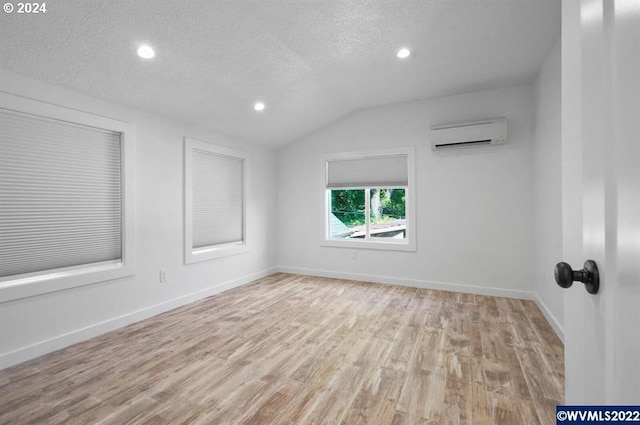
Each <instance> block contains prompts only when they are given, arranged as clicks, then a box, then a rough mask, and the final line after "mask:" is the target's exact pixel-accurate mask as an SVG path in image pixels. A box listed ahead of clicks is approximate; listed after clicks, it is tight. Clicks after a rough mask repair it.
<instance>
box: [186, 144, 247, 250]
mask: <svg viewBox="0 0 640 425" xmlns="http://www.w3.org/2000/svg"><path fill="white" fill-rule="evenodd" d="M243 162H244V161H243V160H242V158H235V157H229V156H224V155H218V154H215V153H212V152H207V151H204V150H200V149H194V150H193V171H192V172H193V187H192V190H193V248H203V247H208V246H214V245H220V244H225V243H232V242H242V240H243V234H242V233H243V226H242V220H243V208H244V205H243V193H242V191H243Z"/></svg>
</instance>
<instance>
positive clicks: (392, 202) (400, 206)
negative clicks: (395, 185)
mask: <svg viewBox="0 0 640 425" xmlns="http://www.w3.org/2000/svg"><path fill="white" fill-rule="evenodd" d="M388 192H391V193H388ZM380 199H381V203H382V217H381V219H382V220H381V221H393V220H398V219H404V218H405V217H406V213H405V205H406V199H405V190H404V189H380ZM383 217H386V218H385V219H383Z"/></svg>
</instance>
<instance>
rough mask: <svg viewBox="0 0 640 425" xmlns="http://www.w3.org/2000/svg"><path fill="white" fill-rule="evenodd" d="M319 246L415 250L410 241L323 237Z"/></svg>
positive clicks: (413, 244)
mask: <svg viewBox="0 0 640 425" xmlns="http://www.w3.org/2000/svg"><path fill="white" fill-rule="evenodd" d="M320 246H326V247H335V248H358V249H375V250H382V251H407V252H415V251H416V246H415V243H411V242H377V241H371V240H362V241H355V240H348V241H347V240H332V239H325V240H324V241H322V243H321V244H320Z"/></svg>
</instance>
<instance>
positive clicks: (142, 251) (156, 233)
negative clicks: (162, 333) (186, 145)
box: [0, 72, 277, 367]
mask: <svg viewBox="0 0 640 425" xmlns="http://www.w3.org/2000/svg"><path fill="white" fill-rule="evenodd" d="M0 90H1V91H4V92H8V93H13V94H18V95H21V96H26V97H30V98H34V99H38V100H42V101H46V102H51V103H56V104H59V105H63V106H66V107H69V108H74V109H79V110H82V111H85V112H91V113H94V114H100V115H105V116H109V117H112V118H116V119H120V120H123V121H128V122H131V123H132V124H133V125H134V126H135V133H136V179H137V180H136V191H137V193H136V200H137V202H136V209H137V218H136V232H137V234H136V236H137V249H136V259H137V270H136V274H135V276H134V277H132V278H128V279H120V280H114V281H109V282H104V283H100V284H96V285H89V286H85V287H81V288H77V289H72V290H67V291H61V292H57V293H51V294H46V295H41V296H36V297H31V298H25V299H20V300H15V301H11V302H5V303H1V304H0V367H3V366H7V365H10V364H14V363H17V362H20V361H24V360H26V359H28V358H30V357H34V356H36V355H40V354H42V353H45V352H48V351H51V350H53V349H57V348H60V347H63V346H65V345H68V344H70V343H73V342H76V341H79V340H82V339H84V338H87V337H90V336H93V335H95V334H97V333H100V332H104V331H106V330H110V329H113V328H115V327H118V326H122V325H124V324H127V323H130V322H132V321H136V320H140V319H142V318H145V317H148V316H151V315H154V314H157V313H159V312H161V311H164V310H167V309H170V308H172V307H176V306H178V305H180V304H183V303H186V302H190V301H193V300H195V299H198V298H202V297H204V296H206V295H209V294H212V293H215V292H219V291H220V290H222V289H225V288H228V287H232V286H234V285H238V284H242V283H245V282H248V281H250V280H253V279H255V278H257V277H260V276H262V275H265V274H268V273H270V272H273V270H274V267H275V265H276V257H277V254H276V248H277V245H276V243H275V239H276V237H277V234H276V228H275V223H276V220H277V217H276V206H277V205H276V196H275V194H276V191H277V187H276V152H275V151H273V150H269V149H266V148H262V147H258V146H253V145H249V144H245V143H240V142H237V141H234V140H231V139H229V138H226V137H224V136H220V135H218V134H215V133H212V132H210V131H207V130H205V129H202V128H197V127H194V126H189V125H183V124H180V123H176V122H171V121H170V120H167V119H164V118H161V117H157V116H153V115H149V114H146V113H142V112H139V111H134V110H130V109H127V108H124V107H120V106H118V105H114V104H111V103H108V102H105V101H101V100H98V99H95V98H90V97H87V96H84V95H82V94H79V93H75V92H71V91H67V90H64V89H61V88H58V87H54V86H51V85H47V84H44V83H41V82H38V81H34V80H29V79H25V78H22V77H18V76H16V75H13V74H9V73H5V72H2V73H1V74H0ZM184 136H189V137H193V138H196V139H200V140H204V141H209V142H212V143H216V144H220V145H226V146H231V147H234V148H237V149H242V150H245V151H247V152H249V154H250V155H251V169H250V170H249V176H250V177H249V182H248V196H249V197H248V211H247V214H248V232H249V233H248V240H249V244H250V245H249V252H248V253H246V254H240V255H236V256H232V257H227V258H222V259H218V260H214V261H208V262H204V263H199V264H193V265H189V266H185V265H184V261H183V258H184V255H183V231H182V229H183V189H182V185H183V137H184ZM160 268H167V269H168V278H169V280H168V282H166V283H159V276H158V273H159V269H160Z"/></svg>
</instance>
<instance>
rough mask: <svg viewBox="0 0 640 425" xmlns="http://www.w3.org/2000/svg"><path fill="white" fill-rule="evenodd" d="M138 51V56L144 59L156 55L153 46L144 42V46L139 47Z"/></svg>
mask: <svg viewBox="0 0 640 425" xmlns="http://www.w3.org/2000/svg"><path fill="white" fill-rule="evenodd" d="M137 52H138V56H140V57H141V58H143V59H151V58H152V57H154V56H155V55H156V52H154V51H153V48H151V46H149V45H147V44H143V45H142V46H140V47H138V50H137Z"/></svg>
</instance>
